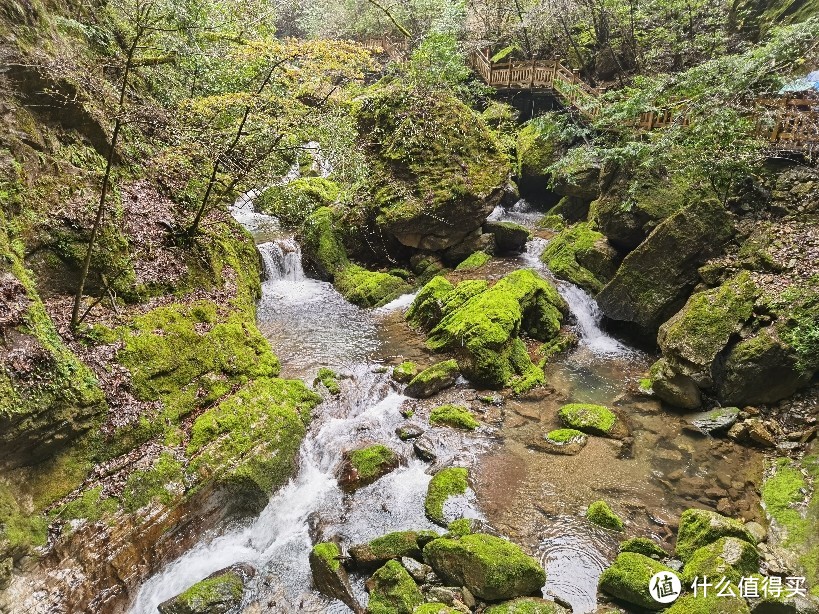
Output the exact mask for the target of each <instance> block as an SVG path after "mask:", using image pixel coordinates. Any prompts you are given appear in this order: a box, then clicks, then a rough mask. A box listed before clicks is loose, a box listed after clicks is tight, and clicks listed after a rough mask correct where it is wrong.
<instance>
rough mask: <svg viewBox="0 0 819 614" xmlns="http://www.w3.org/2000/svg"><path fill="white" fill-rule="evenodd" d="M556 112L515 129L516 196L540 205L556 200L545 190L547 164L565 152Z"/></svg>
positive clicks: (552, 162)
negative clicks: (518, 192) (517, 188)
mask: <svg viewBox="0 0 819 614" xmlns="http://www.w3.org/2000/svg"><path fill="white" fill-rule="evenodd" d="M561 132H562V129H561V123H560V119H559V118H558V116H557V115H552V114H545V115H542V116H540V117H538V118H536V119H534V120H532V121H530V122H529V123H527V124H526V125H525V126H524V127H523V128H521V129H520V131H519V132H518V139H517V145H516V147H515V151H516V152H517V166H516V169H515V170H516V173H517V175H518V186H519V187H520V195H521V196H522V197H523V198H525V199H527V200H529V201H530V202H534V203H537V204H541V205H549V206H551V205H552V204H554V203H556V202H557V201H558V200H559V198H560V197H559V196H558V195H556V194H555V193H554V192H552V191H551V190H549V189H548V187H547V186H548V185H549V181H550V179H551V174H550V173H549V167H550V166H551V165H552V164H554V163H555V162H557V161H558V160H559V159H560V158H561V157H562V156H563V154H564V153H565V152H566V143H565V142H564V140H563V138H562V136H561Z"/></svg>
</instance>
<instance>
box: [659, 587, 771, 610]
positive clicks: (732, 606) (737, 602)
mask: <svg viewBox="0 0 819 614" xmlns="http://www.w3.org/2000/svg"><path fill="white" fill-rule="evenodd" d="M731 590H732V591H733V593H734V595H739V589H738V588H737V587H736V586H734V587H731ZM763 611H764V610H763ZM771 611H772V612H773V611H779V610H771ZM665 614H751V610H750V609H749V608H748V604H747V603H746V602H745V600H744V599H742V598H741V597H738V596H737V597H731V596H730V595H728V596H725V597H720V596H718V595H717V591H716V590H713V589H712V590H711V591H710V592H709V593H708V594H706V595H702V594H699V595H696V596H695V595H683V596H682V597H680V598H679V599H677V601H675V602H674V603H673V604H672V606H671V607H670V608H668V609H667V610H666V611H665Z"/></svg>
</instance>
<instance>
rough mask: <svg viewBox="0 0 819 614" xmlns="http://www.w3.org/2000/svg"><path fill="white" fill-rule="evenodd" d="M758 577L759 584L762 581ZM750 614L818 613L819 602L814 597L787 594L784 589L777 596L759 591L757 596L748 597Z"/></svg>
mask: <svg viewBox="0 0 819 614" xmlns="http://www.w3.org/2000/svg"><path fill="white" fill-rule="evenodd" d="M764 580H765V578H764V577H760V584H761V583H762V581H764ZM748 605H749V606H750V608H751V614H817V613H819V602H818V601H817V599H816V598H808V597H803V596H801V595H799V596H793V597H791V596H788V595H787V593H786V592H785V591H783V593H782V594H781V595H779V596H778V597H776V596H773V595H765V594H764V593H763V592H761V591H760V596H759V597H758V598H751V599H748Z"/></svg>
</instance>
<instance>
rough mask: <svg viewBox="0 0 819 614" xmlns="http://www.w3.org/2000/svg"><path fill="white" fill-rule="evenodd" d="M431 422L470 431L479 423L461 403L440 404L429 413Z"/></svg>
mask: <svg viewBox="0 0 819 614" xmlns="http://www.w3.org/2000/svg"><path fill="white" fill-rule="evenodd" d="M429 421H430V423H431V424H444V425H446V426H451V427H454V428H458V429H464V430H467V431H472V430H474V429H476V428H478V427H479V426H480V425H481V423H480V422H478V421H477V420H476V419H475V416H474V415H473V414H472V412H471V411H469V409H468V408H466V407H464V406H463V405H440V406H439V407H436V408H435V409H433V410H432V412H430V414H429Z"/></svg>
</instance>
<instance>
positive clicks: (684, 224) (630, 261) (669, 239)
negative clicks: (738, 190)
mask: <svg viewBox="0 0 819 614" xmlns="http://www.w3.org/2000/svg"><path fill="white" fill-rule="evenodd" d="M733 233H734V227H733V223H732V221H731V216H730V214H729V213H728V212H727V211H726V210H725V208H724V207H723V206H722V204H720V203H719V202H718V201H715V200H704V201H698V202H695V203H693V204H691V205H689V206H687V207H685V208H684V209H682V210H680V211H678V212H677V213H675V214H674V215H672V216H671V217H669V218H668V219H666V220H665V221H663V222H662V223H661V224H660V225H659V226H657V228H655V229H654V231H653V232H652V233H651V234H650V235H649V236H648V238H647V239H646V240H645V241H644V242H643V243H642V244H641V245H640V246H639V247H638V248H637V249H635V250H634V251H633V252H631V253H630V254H629V255H628V256H626V258H625V259H624V260H623V263H622V264H621V265H620V268H619V269H618V270H617V273H616V274H615V276H614V278H613V279H612V280H611V281H610V282H609V283H608V284H607V285H606V286H605V287H604V288H603V290H602V291H601V292H600V294H598V296H597V302H598V304H599V305H600V308H601V309H602V310H603V313H605V314H606V315H607V316H608V317H609V318H612V319H614V320H619V321H621V322H626V323H630V324H631V325H633V326H634V327H636V328H637V330H638V331H640V332H642V333H644V334H645V335H647V336H653V335H654V333H655V332H656V330H657V328H658V327H659V326H660V324H662V323H663V322H665V321H666V320H667V319H668V318H669V317H671V316H672V315H673V314H674V313H676V312H677V311H679V309H680V307H682V305H683V304H684V303H685V300H686V298H687V297H688V295H689V293H690V292H691V290H692V289H693V288H694V286H695V284H696V282H697V268H698V267H699V266H700V265H702V264H703V263H704V262H705V261H706V260H708V259H709V258H711V257H712V256H714V255H716V254H718V253H719V252H720V251H721V250H722V249H723V245H724V244H725V243H726V242H727V241H728V240H729V239H730V238H731V236H733Z"/></svg>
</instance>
